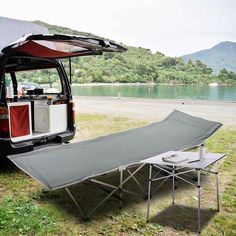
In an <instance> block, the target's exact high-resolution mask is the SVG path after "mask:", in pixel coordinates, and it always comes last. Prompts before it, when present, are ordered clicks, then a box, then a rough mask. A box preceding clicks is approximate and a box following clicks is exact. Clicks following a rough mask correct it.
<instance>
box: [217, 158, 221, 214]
mask: <svg viewBox="0 0 236 236" xmlns="http://www.w3.org/2000/svg"><path fill="white" fill-rule="evenodd" d="M218 172H219V170H218V161H217V162H216V200H217V211H220V196H219V180H218V178H219V174H218Z"/></svg>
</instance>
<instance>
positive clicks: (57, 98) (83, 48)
mask: <svg viewBox="0 0 236 236" xmlns="http://www.w3.org/2000/svg"><path fill="white" fill-rule="evenodd" d="M125 50H126V49H125V48H124V47H122V46H119V45H117V44H115V43H112V42H109V41H106V40H102V39H99V38H88V37H82V36H72V35H26V36H25V37H23V38H21V39H19V40H17V41H15V42H13V43H11V44H10V45H8V46H6V47H5V48H3V49H2V51H1V53H0V157H1V158H2V157H6V156H7V155H10V154H18V153H23V152H28V151H32V150H35V149H37V148H41V147H45V146H50V145H56V144H62V143H67V142H69V141H70V140H72V139H73V137H74V135H75V108H74V103H73V100H72V93H71V87H70V79H69V78H68V76H67V74H66V71H65V68H64V67H63V64H62V62H61V60H60V59H65V58H69V60H68V61H70V58H71V57H77V56H90V55H100V54H102V53H103V52H123V51H125ZM70 64H71V63H70ZM70 68H71V67H70ZM70 71H71V70H70Z"/></svg>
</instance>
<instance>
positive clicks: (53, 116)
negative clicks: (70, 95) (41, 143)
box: [34, 104, 67, 133]
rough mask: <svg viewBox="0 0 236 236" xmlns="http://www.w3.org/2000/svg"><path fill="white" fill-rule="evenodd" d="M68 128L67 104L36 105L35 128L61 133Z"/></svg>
mask: <svg viewBox="0 0 236 236" xmlns="http://www.w3.org/2000/svg"><path fill="white" fill-rule="evenodd" d="M66 129H67V106H66V104H59V105H35V107H34V130H35V131H38V132H44V133H60V132H64V131H66Z"/></svg>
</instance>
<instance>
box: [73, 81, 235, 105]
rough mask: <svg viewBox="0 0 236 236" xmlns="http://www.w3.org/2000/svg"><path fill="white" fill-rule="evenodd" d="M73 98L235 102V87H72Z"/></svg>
mask: <svg viewBox="0 0 236 236" xmlns="http://www.w3.org/2000/svg"><path fill="white" fill-rule="evenodd" d="M72 93H73V95H74V96H112V97H118V96H123V97H139V98H166V99H193V100H196V99H198V100H223V101H236V86H217V87H210V86H208V85H156V84H154V85H148V84H134V85H130V84H128V85H115V84H114V85H88V86H84V85H74V86H72Z"/></svg>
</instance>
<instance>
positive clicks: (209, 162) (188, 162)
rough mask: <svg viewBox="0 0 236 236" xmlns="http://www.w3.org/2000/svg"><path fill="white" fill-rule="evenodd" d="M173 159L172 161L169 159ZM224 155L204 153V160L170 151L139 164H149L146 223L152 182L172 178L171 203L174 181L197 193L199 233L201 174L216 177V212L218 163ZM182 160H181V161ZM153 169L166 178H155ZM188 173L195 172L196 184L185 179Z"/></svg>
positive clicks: (197, 155)
mask: <svg viewBox="0 0 236 236" xmlns="http://www.w3.org/2000/svg"><path fill="white" fill-rule="evenodd" d="M171 156H172V157H173V159H172V160H173V161H171V158H170V159H168V157H171ZM225 156H226V154H218V153H206V154H205V157H204V158H201V159H199V153H198V152H177V151H170V152H166V153H163V154H160V155H157V156H155V157H151V158H148V159H145V160H143V161H141V163H146V164H149V181H148V203H147V221H149V215H150V197H151V187H152V182H154V181H158V180H162V181H165V180H166V179H168V178H172V203H173V204H174V200H175V199H174V198H175V179H180V180H183V181H184V182H186V183H188V184H191V185H193V186H195V187H197V189H198V191H197V193H198V232H199V233H200V231H201V223H200V222H201V220H200V210H201V205H200V201H201V196H200V190H201V172H207V173H210V174H214V175H215V176H216V199H217V210H218V211H219V208H220V206H219V205H220V204H219V182H218V161H219V160H220V159H222V158H223V157H225ZM175 157H176V158H178V162H174V158H175ZM181 159H182V160H181ZM214 164H215V170H214V171H212V170H211V169H212V167H213V165H214ZM153 168H156V169H158V170H160V171H163V172H165V173H166V174H167V175H166V176H161V177H157V174H154V175H153V173H152V172H153ZM190 172H197V183H194V182H193V181H189V180H187V179H186V174H187V173H190Z"/></svg>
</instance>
